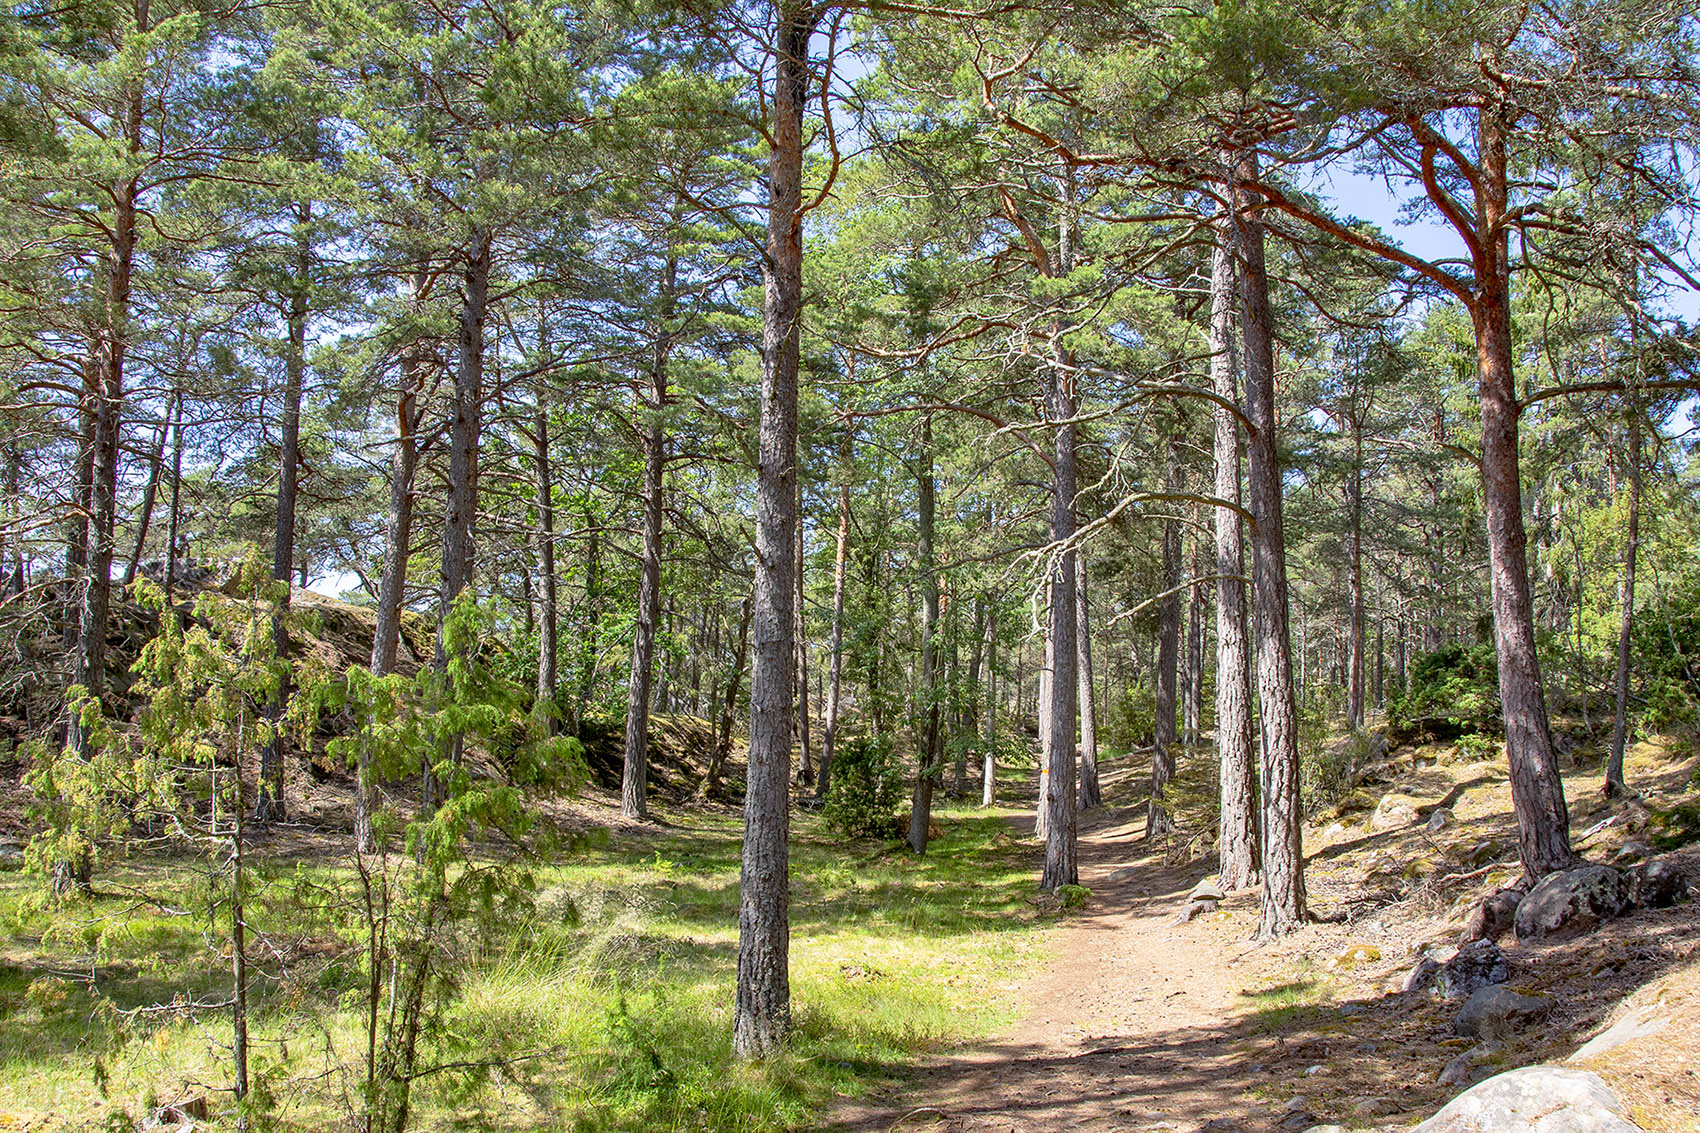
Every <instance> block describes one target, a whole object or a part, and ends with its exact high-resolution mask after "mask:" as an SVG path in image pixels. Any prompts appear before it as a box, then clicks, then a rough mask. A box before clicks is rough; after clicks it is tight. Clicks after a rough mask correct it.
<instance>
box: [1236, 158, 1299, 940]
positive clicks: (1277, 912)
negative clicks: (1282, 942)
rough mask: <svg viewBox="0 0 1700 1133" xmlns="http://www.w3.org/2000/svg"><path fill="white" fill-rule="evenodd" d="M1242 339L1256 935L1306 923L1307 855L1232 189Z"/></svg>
mask: <svg viewBox="0 0 1700 1133" xmlns="http://www.w3.org/2000/svg"><path fill="white" fill-rule="evenodd" d="M1239 161H1240V179H1241V181H1242V182H1244V181H1252V180H1255V179H1256V177H1257V156H1256V154H1255V153H1254V152H1252V151H1241V152H1240V154H1239ZM1234 197H1235V211H1234V223H1235V225H1236V227H1237V228H1238V231H1237V232H1236V233H1235V241H1234V244H1235V249H1236V251H1237V253H1238V268H1239V293H1240V333H1241V336H1242V341H1243V347H1244V349H1243V360H1244V364H1245V386H1246V389H1245V405H1246V417H1247V419H1248V421H1249V422H1250V427H1251V442H1250V445H1249V450H1250V451H1249V454H1248V455H1249V460H1248V462H1247V463H1248V468H1247V478H1246V484H1247V502H1248V503H1249V504H1250V510H1251V514H1252V524H1251V547H1252V587H1253V590H1254V596H1255V602H1256V607H1255V608H1256V620H1257V685H1258V704H1259V719H1260V720H1261V721H1262V724H1263V784H1262V785H1263V918H1262V923H1261V925H1260V926H1259V929H1258V931H1259V934H1260V935H1263V936H1269V935H1273V934H1276V933H1282V932H1287V931H1290V930H1292V929H1294V928H1296V927H1298V926H1299V925H1300V924H1301V923H1302V922H1303V921H1304V919H1305V915H1306V910H1305V883H1304V855H1303V850H1302V846H1301V843H1300V829H1299V823H1300V819H1301V817H1302V814H1303V811H1302V809H1301V807H1300V802H1299V748H1298V739H1299V736H1298V707H1297V705H1296V704H1295V703H1294V700H1293V661H1292V651H1291V650H1292V645H1291V639H1290V638H1289V636H1288V628H1287V559H1286V537H1285V533H1284V531H1283V530H1282V518H1281V465H1280V459H1279V455H1278V451H1279V450H1278V448H1277V445H1276V432H1275V430H1276V414H1275V353H1274V328H1273V325H1272V320H1271V317H1270V313H1269V279H1268V275H1267V274H1266V271H1265V268H1264V260H1263V227H1262V225H1261V224H1260V223H1259V222H1258V221H1257V220H1256V219H1254V217H1253V215H1252V211H1251V210H1252V209H1253V208H1254V207H1255V206H1256V204H1257V197H1256V195H1255V194H1253V193H1250V192H1247V191H1246V190H1244V189H1239V188H1236V190H1235V193H1234Z"/></svg>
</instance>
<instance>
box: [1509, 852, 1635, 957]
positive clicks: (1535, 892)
mask: <svg viewBox="0 0 1700 1133" xmlns="http://www.w3.org/2000/svg"><path fill="white" fill-rule="evenodd" d="M1629 896H1630V879H1629V875H1628V874H1626V873H1623V872H1622V871H1621V870H1615V869H1613V868H1611V867H1610V866H1606V865H1588V866H1582V867H1580V868H1579V869H1567V870H1563V871H1561V872H1559V873H1549V874H1547V876H1545V877H1543V878H1541V882H1540V884H1539V885H1536V886H1535V887H1534V888H1533V889H1531V890H1530V891H1529V895H1528V896H1527V897H1525V898H1523V900H1522V901H1521V902H1519V903H1518V905H1517V939H1518V941H1519V942H1522V941H1528V940H1541V939H1544V938H1548V937H1554V938H1557V937H1566V936H1576V935H1578V934H1580V933H1584V932H1587V931H1588V930H1589V929H1591V928H1594V927H1595V926H1596V925H1599V924H1600V923H1601V922H1603V921H1608V920H1610V919H1611V918H1613V917H1615V916H1617V915H1618V914H1619V913H1622V912H1623V911H1624V909H1626V908H1628V907H1629Z"/></svg>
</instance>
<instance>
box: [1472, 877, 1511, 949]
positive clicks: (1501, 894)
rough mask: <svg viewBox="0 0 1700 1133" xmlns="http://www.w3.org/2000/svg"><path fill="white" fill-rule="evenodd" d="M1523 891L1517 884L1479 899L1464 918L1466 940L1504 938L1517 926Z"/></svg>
mask: <svg viewBox="0 0 1700 1133" xmlns="http://www.w3.org/2000/svg"><path fill="white" fill-rule="evenodd" d="M1522 901H1523V891H1522V890H1521V889H1518V888H1517V887H1515V886H1507V887H1506V888H1504V889H1496V890H1494V891H1493V892H1492V893H1489V894H1488V895H1487V896H1486V897H1483V898H1482V899H1481V900H1480V901H1478V902H1477V903H1476V904H1475V905H1474V906H1473V907H1472V908H1471V909H1470V915H1469V916H1468V917H1466V918H1465V920H1464V939H1465V940H1503V939H1504V938H1505V937H1506V936H1507V935H1508V934H1510V932H1511V930H1512V929H1513V928H1515V927H1516V926H1517V906H1518V905H1520V904H1521V903H1522Z"/></svg>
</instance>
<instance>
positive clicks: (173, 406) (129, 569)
mask: <svg viewBox="0 0 1700 1133" xmlns="http://www.w3.org/2000/svg"><path fill="white" fill-rule="evenodd" d="M181 396H182V395H181V394H176V393H174V394H172V395H171V400H170V401H169V402H167V403H166V407H165V418H164V419H163V420H162V421H160V423H159V427H158V428H156V429H155V430H154V434H153V444H152V445H150V446H149V448H150V449H151V451H152V454H153V455H152V456H151V457H150V458H149V459H148V482H147V485H146V487H144V488H143V489H142V503H141V506H140V507H139V508H137V509H136V545H135V547H134V549H132V550H131V552H130V563H129V565H128V566H126V567H125V568H124V582H123V585H125V586H126V587H127V586H129V585H130V584H131V583H133V582H135V581H136V574H137V572H139V571H140V570H141V568H142V555H143V553H144V552H145V551H146V550H147V545H148V528H150V527H152V526H153V507H154V501H155V500H156V499H158V498H159V481H160V477H161V476H162V475H163V474H164V471H165V438H166V434H168V433H169V432H170V431H171V419H172V417H173V415H174V414H175V413H176V411H177V401H178V398H179V397H181Z"/></svg>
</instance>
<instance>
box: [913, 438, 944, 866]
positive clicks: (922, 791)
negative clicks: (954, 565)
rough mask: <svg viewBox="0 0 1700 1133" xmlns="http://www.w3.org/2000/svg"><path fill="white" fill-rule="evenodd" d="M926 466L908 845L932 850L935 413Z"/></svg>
mask: <svg viewBox="0 0 1700 1133" xmlns="http://www.w3.org/2000/svg"><path fill="white" fill-rule="evenodd" d="M920 460H921V469H920V474H919V476H918V477H917V483H916V487H917V505H918V507H917V510H918V511H919V513H920V524H919V527H918V534H919V540H918V544H917V546H916V555H915V558H916V566H917V568H918V569H919V570H920V572H921V704H920V706H919V707H920V709H921V712H922V714H923V716H924V719H925V723H924V725H923V726H922V732H921V744H920V751H919V752H918V753H917V754H918V764H919V765H918V766H917V767H916V769H915V794H914V797H913V798H912V799H911V801H910V805H909V848H910V849H911V850H914V851H915V852H916V853H917V854H924V853H926V852H927V827H928V825H929V824H930V823H931V822H932V816H933V790H934V788H935V787H936V786H937V783H938V775H939V696H940V689H939V658H938V632H939V577H938V571H937V563H936V561H935V558H934V554H933V519H934V511H935V501H934V485H933V417H932V414H930V413H929V414H926V415H925V416H923V417H922V418H921V452H920Z"/></svg>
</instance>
